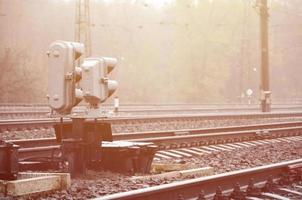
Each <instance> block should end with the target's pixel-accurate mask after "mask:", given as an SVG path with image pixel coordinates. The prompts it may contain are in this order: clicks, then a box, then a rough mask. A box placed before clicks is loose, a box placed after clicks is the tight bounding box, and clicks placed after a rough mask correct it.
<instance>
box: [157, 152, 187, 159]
mask: <svg viewBox="0 0 302 200" xmlns="http://www.w3.org/2000/svg"><path fill="white" fill-rule="evenodd" d="M158 153H160V154H164V155H166V156H170V157H174V158H182V157H183V156H181V155H179V154H175V153H172V152H168V151H158Z"/></svg>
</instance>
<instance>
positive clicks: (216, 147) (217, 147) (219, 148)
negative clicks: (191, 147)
mask: <svg viewBox="0 0 302 200" xmlns="http://www.w3.org/2000/svg"><path fill="white" fill-rule="evenodd" d="M209 147H210V148H214V149H217V150H218V151H230V149H226V148H222V147H219V146H217V145H211V146H209Z"/></svg>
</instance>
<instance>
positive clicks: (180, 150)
mask: <svg viewBox="0 0 302 200" xmlns="http://www.w3.org/2000/svg"><path fill="white" fill-rule="evenodd" d="M182 150H183V149H178V150H168V152H172V153H176V154H179V155H182V156H184V157H192V155H191V154H188V153H185V152H182Z"/></svg>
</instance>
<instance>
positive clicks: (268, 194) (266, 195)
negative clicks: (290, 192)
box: [261, 192, 290, 200]
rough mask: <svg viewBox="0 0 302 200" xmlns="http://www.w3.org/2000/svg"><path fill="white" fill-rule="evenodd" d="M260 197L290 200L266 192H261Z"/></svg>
mask: <svg viewBox="0 0 302 200" xmlns="http://www.w3.org/2000/svg"><path fill="white" fill-rule="evenodd" d="M261 195H262V196H264V197H269V198H274V199H277V200H290V199H289V198H287V197H284V196H281V195H278V194H273V193H268V192H263V193H261Z"/></svg>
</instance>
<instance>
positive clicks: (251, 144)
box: [243, 142, 257, 147]
mask: <svg viewBox="0 0 302 200" xmlns="http://www.w3.org/2000/svg"><path fill="white" fill-rule="evenodd" d="M243 144H246V145H250V146H254V147H255V146H257V145H256V144H253V143H251V142H243Z"/></svg>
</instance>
